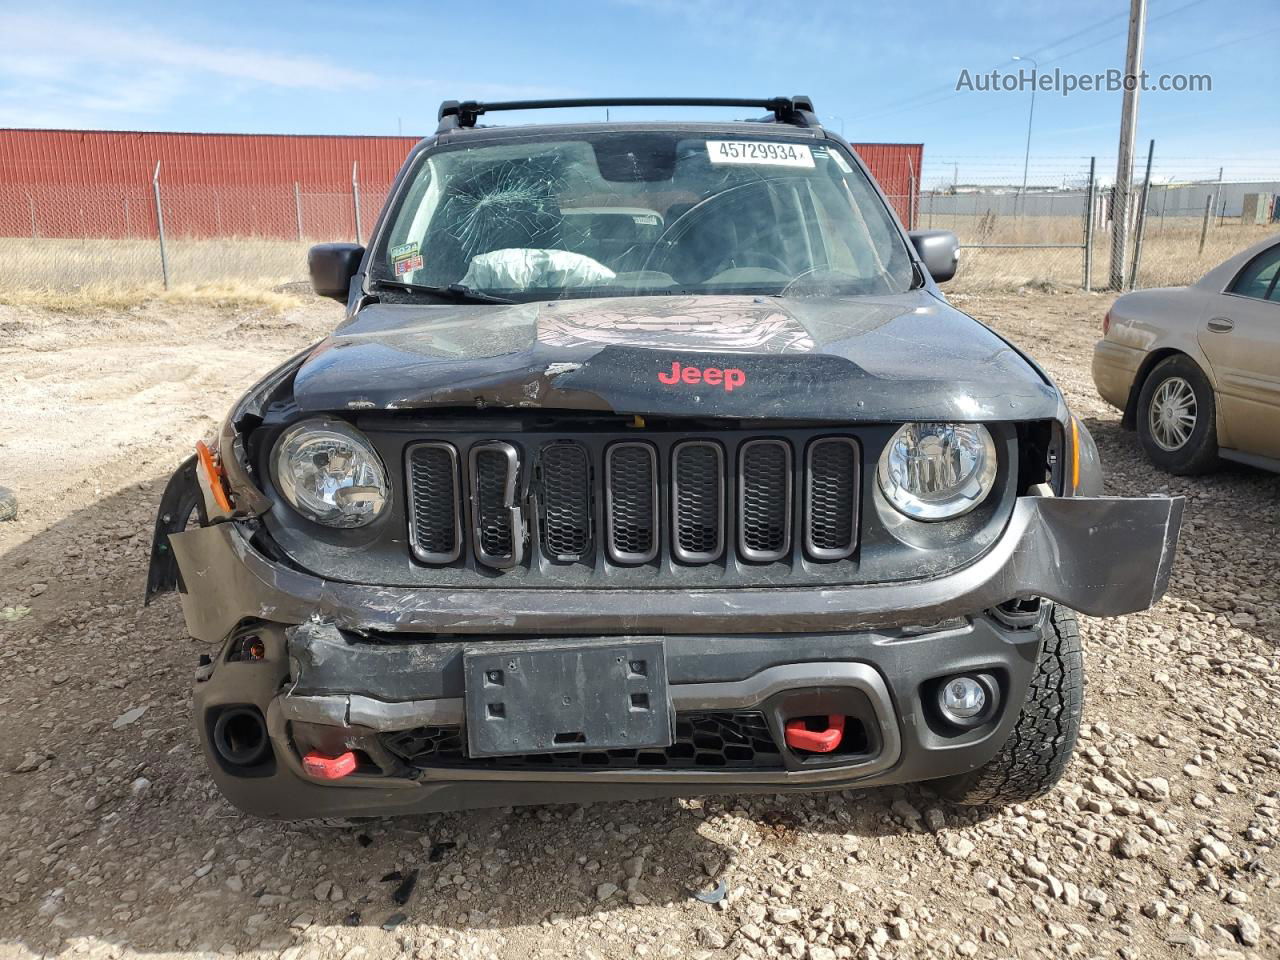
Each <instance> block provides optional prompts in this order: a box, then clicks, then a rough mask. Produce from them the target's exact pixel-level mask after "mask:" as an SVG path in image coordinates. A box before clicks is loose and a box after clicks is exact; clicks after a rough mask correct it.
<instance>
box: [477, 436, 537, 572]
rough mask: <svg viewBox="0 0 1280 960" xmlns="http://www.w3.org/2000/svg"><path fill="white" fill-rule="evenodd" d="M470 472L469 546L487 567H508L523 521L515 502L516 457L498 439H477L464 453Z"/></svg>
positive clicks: (517, 551) (518, 548)
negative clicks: (467, 452) (470, 513)
mask: <svg viewBox="0 0 1280 960" xmlns="http://www.w3.org/2000/svg"><path fill="white" fill-rule="evenodd" d="M468 461H469V462H468V467H469V472H470V474H471V512H472V540H473V543H472V546H473V548H474V549H475V552H476V559H477V560H479V561H480V562H481V563H483V564H485V565H486V566H490V567H510V566H514V565H515V564H517V563H519V562H520V560H521V556H522V553H523V550H522V547H523V542H524V530H523V524H522V523H521V522H520V508H519V506H518V505H517V503H516V487H517V484H518V482H519V479H520V457H519V455H518V454H517V453H516V448H515V447H513V446H512V445H511V444H509V443H504V442H502V441H501V440H489V441H485V442H483V443H477V444H475V445H474V446H473V447H472V448H471V452H470V454H469V455H468Z"/></svg>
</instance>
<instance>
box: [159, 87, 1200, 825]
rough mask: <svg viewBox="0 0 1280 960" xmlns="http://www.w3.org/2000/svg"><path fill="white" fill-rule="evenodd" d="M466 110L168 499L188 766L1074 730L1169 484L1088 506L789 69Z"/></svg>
mask: <svg viewBox="0 0 1280 960" xmlns="http://www.w3.org/2000/svg"><path fill="white" fill-rule="evenodd" d="M608 103H609V104H619V103H622V104H628V105H636V104H648V105H651V106H652V105H662V106H678V105H679V106H729V105H732V106H738V107H753V108H759V109H763V110H765V111H768V115H767V116H765V117H764V118H763V119H762V120H754V121H744V122H714V123H616V122H615V123H591V124H583V123H573V124H564V125H548V126H518V127H507V128H501V127H489V126H484V125H481V124H479V123H478V122H477V121H478V119H479V118H480V117H481V116H482V115H484V114H486V113H492V112H494V111H498V110H510V109H527V108H534V107H538V108H547V107H563V106H601V105H604V102H602V101H572V102H566V101H542V102H530V101H524V102H519V103H503V104H481V103H475V102H465V103H456V102H448V103H446V104H445V105H444V106H443V107H442V108H441V115H440V120H441V122H440V127H439V129H438V131H437V132H436V134H435V135H434V136H432V137H429V138H427V139H425V140H423V141H422V142H421V143H419V144H418V145H417V146H416V147H415V148H414V149H413V151H412V152H411V154H410V156H409V158H408V159H407V161H406V162H405V164H404V167H403V168H402V170H401V171H400V173H399V175H398V177H397V179H396V181H395V184H394V186H393V187H392V189H391V192H390V195H389V197H388V200H387V204H386V208H385V210H384V211H383V213H382V215H381V218H380V219H379V221H378V224H377V226H376V228H375V230H374V232H373V235H372V237H371V239H370V243H369V245H368V248H367V249H366V248H364V247H361V246H356V245H353V244H325V245H322V246H318V247H316V248H314V249H313V250H312V251H311V255H310V268H311V275H312V279H313V282H314V285H315V288H316V290H317V291H318V292H319V293H321V294H323V295H325V296H330V297H334V298H336V299H338V300H341V301H342V302H343V303H345V304H346V316H345V319H344V320H343V322H342V323H341V324H340V325H339V326H338V327H337V329H336V330H335V331H334V333H333V334H332V335H331V336H329V337H327V338H326V339H324V340H323V341H321V342H320V343H318V344H316V345H314V346H313V347H310V348H308V349H307V350H305V351H304V352H302V353H300V354H299V355H298V356H296V357H294V358H293V359H291V360H289V361H288V362H287V363H285V364H283V365H282V366H281V367H279V368H278V369H276V370H275V371H273V372H271V373H270V374H268V375H267V376H266V377H265V378H264V379H263V380H262V381H261V382H260V383H259V384H258V385H257V386H255V387H254V388H253V389H252V390H251V391H250V392H249V393H248V395H246V396H245V397H244V398H243V399H242V400H240V401H239V403H237V404H236V406H235V407H234V409H233V410H232V411H231V413H230V415H229V416H228V418H227V420H226V422H225V423H224V424H223V426H222V428H221V430H220V432H219V434H218V436H217V438H216V441H215V443H214V444H212V448H210V447H206V446H204V445H203V444H201V445H200V446H199V447H198V448H197V454H196V456H194V457H192V458H191V459H190V460H189V461H188V462H187V463H185V464H183V465H182V466H181V467H180V468H179V470H178V471H177V473H176V474H175V475H174V477H173V479H172V480H171V481H170V483H169V485H168V487H167V489H166V490H165V493H164V498H163V503H162V505H161V508H160V516H159V520H158V522H157V525H156V533H155V542H154V552H153V560H152V567H151V573H150V577H149V582H148V598H150V597H152V596H154V595H156V594H158V593H162V592H164V591H166V590H177V591H178V592H179V594H180V596H181V602H182V609H183V612H184V614H185V617H186V622H187V625H188V628H189V630H190V632H191V634H192V635H193V636H194V637H195V638H196V639H197V640H199V641H203V642H205V643H208V644H209V645H210V646H211V648H213V649H216V650H217V652H216V653H213V654H211V655H208V656H205V657H202V658H201V663H200V665H199V667H198V668H197V671H196V679H195V703H194V716H195V722H196V726H197V728H198V732H199V736H200V739H201V741H202V742H203V745H204V751H205V754H206V757H207V758H208V763H209V768H210V770H211V772H212V776H213V778H214V780H215V781H216V782H217V784H218V786H219V787H220V788H221V790H222V792H223V793H224V794H225V795H226V796H227V797H228V799H230V800H231V802H232V803H234V804H235V805H236V806H238V807H240V808H242V809H244V810H246V811H250V812H252V813H256V814H261V815H264V816H270V817H314V816H344V815H345V816H371V815H382V814H396V813H421V812H427V811H439V810H455V809H463V808H470V807H484V806H505V805H511V804H528V803H555V802H562V801H572V802H582V801H589V800H599V799H608V798H642V797H659V796H673V795H695V794H706V793H716V792H747V791H755V792H777V791H784V790H832V789H839V788H844V787H850V786H866V785H876V784H887V783H903V782H909V781H918V780H934V781H936V786H937V789H938V790H939V791H940V792H942V793H944V794H945V795H947V796H949V797H951V798H953V799H955V800H957V801H959V802H963V803H1005V802H1012V801H1022V800H1027V799H1029V798H1031V797H1034V796H1037V795H1038V794H1040V793H1043V792H1044V791H1045V790H1047V789H1049V787H1051V786H1052V785H1053V783H1054V782H1055V781H1056V780H1057V778H1058V777H1059V776H1060V775H1061V773H1062V770H1063V768H1064V766H1065V764H1066V762H1067V760H1068V758H1069V757H1070V755H1071V751H1072V749H1073V747H1074V743H1075V738H1076V731H1077V728H1078V726H1079V720H1080V711H1081V704H1082V688H1083V675H1082V665H1081V652H1080V639H1079V635H1078V632H1077V626H1076V619H1075V617H1076V615H1075V613H1074V612H1073V610H1079V611H1082V612H1084V613H1087V614H1090V615H1093V616H1111V615H1117V614H1124V613H1130V612H1133V611H1137V610H1142V609H1144V608H1146V607H1148V606H1149V605H1150V604H1152V603H1153V602H1155V601H1156V600H1158V599H1159V598H1160V596H1161V595H1162V593H1163V592H1164V589H1165V587H1166V584H1167V582H1168V579H1169V570H1170V565H1171V563H1172V558H1173V555H1174V550H1175V546H1176V542H1177V536H1178V528H1179V524H1180V521H1181V515H1182V502H1181V501H1180V500H1177V499H1168V498H1143V499H1118V498H1107V497H1102V496H1100V493H1101V474H1100V468H1099V464H1098V459H1097V452H1096V449H1095V447H1094V444H1093V441H1092V439H1091V438H1090V436H1089V433H1088V431H1087V430H1086V429H1085V428H1084V426H1083V425H1082V424H1081V423H1080V421H1079V420H1078V419H1077V418H1076V417H1074V416H1073V415H1072V414H1071V412H1070V411H1069V410H1068V409H1067V405H1066V403H1065V402H1064V400H1063V395H1062V393H1061V392H1060V391H1059V390H1058V388H1057V387H1056V386H1055V385H1054V384H1053V383H1052V382H1051V381H1050V380H1049V378H1048V377H1047V376H1046V375H1045V373H1044V372H1043V371H1042V370H1041V369H1040V368H1039V367H1037V366H1036V364H1035V363H1034V362H1033V361H1031V360H1030V359H1029V358H1028V357H1026V356H1025V355H1023V354H1022V353H1021V352H1020V351H1019V350H1018V349H1017V348H1016V347H1015V346H1013V345H1012V344H1010V343H1008V342H1006V341H1005V340H1003V339H1002V338H1001V337H1000V336H999V335H998V334H996V333H994V332H992V331H991V330H989V329H987V328H986V327H984V326H983V325H981V324H980V323H978V322H976V321H975V320H973V319H971V318H969V317H967V316H965V315H964V314H962V313H960V312H958V311H957V310H955V309H953V308H952V307H950V306H949V305H948V304H947V302H946V300H945V299H944V298H943V297H942V295H941V294H940V293H939V291H938V287H937V284H938V283H940V282H942V281H944V280H947V279H948V278H950V277H951V275H952V274H953V273H954V272H955V267H956V259H957V243H956V239H955V237H954V236H952V235H951V234H947V233H941V232H932V231H931V232H915V233H907V232H906V231H904V230H903V228H902V226H901V225H900V224H899V222H898V220H897V219H896V218H895V216H894V214H893V212H892V211H891V209H890V207H889V205H888V204H887V203H886V201H885V198H884V196H883V195H882V194H881V192H880V190H879V189H878V188H877V186H876V184H875V183H874V182H873V181H872V178H871V177H870V176H869V175H868V173H867V171H866V169H865V167H864V166H863V164H862V162H861V160H860V159H859V158H858V156H857V154H856V153H855V152H854V151H853V150H852V149H851V148H850V147H849V145H848V144H847V143H845V142H844V141H843V140H842V139H841V138H839V137H837V136H835V135H833V134H832V133H831V132H830V131H827V130H825V129H824V128H823V127H822V126H821V125H820V124H819V123H818V121H817V119H816V117H815V116H814V112H813V107H812V104H811V103H810V102H809V101H808V100H807V99H805V98H800V97H794V98H775V99H769V100H732V101H719V100H715V101H712V100H701V101H690V100H681V101H673V100H643V101H637V100H630V101H608Z"/></svg>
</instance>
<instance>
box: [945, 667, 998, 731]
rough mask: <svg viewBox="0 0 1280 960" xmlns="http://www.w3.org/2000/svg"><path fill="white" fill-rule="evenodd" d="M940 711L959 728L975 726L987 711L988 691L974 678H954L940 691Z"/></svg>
mask: <svg viewBox="0 0 1280 960" xmlns="http://www.w3.org/2000/svg"><path fill="white" fill-rule="evenodd" d="M938 709H939V710H941V711H942V715H943V717H945V718H946V719H947V720H948V721H950V722H951V723H954V724H955V725H956V726H958V727H970V726H974V725H976V723H977V721H978V720H979V719H980V718H981V717H982V715H983V713H984V712H985V711H986V709H987V689H986V687H985V686H983V685H982V684H981V683H980V682H978V681H977V680H975V679H974V678H973V677H965V676H960V677H952V678H951V679H950V680H948V681H947V682H946V683H944V684H943V685H942V687H941V688H940V689H939V691H938Z"/></svg>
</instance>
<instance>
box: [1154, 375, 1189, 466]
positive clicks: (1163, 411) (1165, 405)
mask: <svg viewBox="0 0 1280 960" xmlns="http://www.w3.org/2000/svg"><path fill="white" fill-rule="evenodd" d="M1148 416H1149V418H1150V426H1151V438H1152V439H1153V440H1155V442H1156V444H1157V445H1158V446H1159V447H1160V449H1161V450H1168V451H1170V452H1172V451H1174V450H1180V449H1182V448H1183V447H1185V446H1186V445H1187V441H1188V440H1190V439H1191V433H1192V431H1194V430H1195V428H1196V392H1195V391H1194V390H1192V389H1191V384H1189V383H1187V381H1186V380H1184V379H1182V377H1170V378H1169V379H1168V380H1165V381H1164V382H1163V383H1161V384H1160V386H1159V387H1157V388H1156V392H1155V394H1154V395H1153V396H1152V397H1151V408H1150V412H1149V414H1148Z"/></svg>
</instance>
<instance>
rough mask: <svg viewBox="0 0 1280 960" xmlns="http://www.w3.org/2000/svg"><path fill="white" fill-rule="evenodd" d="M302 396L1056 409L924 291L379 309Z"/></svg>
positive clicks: (916, 414) (553, 406)
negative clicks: (809, 296) (874, 295)
mask: <svg viewBox="0 0 1280 960" xmlns="http://www.w3.org/2000/svg"><path fill="white" fill-rule="evenodd" d="M293 391H294V398H295V401H296V403H297V405H298V407H299V408H300V409H301V410H302V411H304V412H320V411H337V410H344V409H345V410H375V409H378V410H405V409H424V408H433V407H434V408H439V407H445V406H449V407H459V406H464V407H469V408H471V409H476V408H506V409H545V410H592V411H607V412H614V413H621V414H642V415H648V416H677V417H735V418H750V419H773V418H785V419H813V420H841V421H857V420H901V419H950V420H970V421H978V420H1025V419H1046V418H1050V417H1054V416H1056V415H1057V414H1058V405H1059V400H1058V394H1057V391H1056V389H1055V388H1054V387H1053V386H1052V385H1051V384H1049V383H1048V382H1047V381H1046V379H1045V378H1044V376H1043V375H1042V374H1041V373H1040V372H1039V371H1038V370H1037V369H1036V368H1035V367H1034V366H1033V365H1032V364H1031V363H1030V362H1029V361H1027V360H1026V359H1025V358H1023V357H1022V356H1021V355H1020V354H1019V353H1018V352H1017V351H1016V350H1014V349H1013V348H1012V347H1011V346H1010V345H1009V344H1008V343H1006V342H1005V341H1004V340H1002V339H1001V338H1000V337H998V336H997V335H996V334H995V333H993V332H992V331H990V330H988V329H987V328H986V327H984V326H982V325H981V324H980V323H978V322H977V321H976V320H973V319H972V318H971V317H968V316H966V315H965V314H963V313H960V312H959V311H957V310H955V309H953V308H952V307H950V306H949V305H947V304H946V303H945V302H944V301H942V300H939V299H938V298H937V297H935V296H933V295H931V294H929V293H928V292H926V291H915V292H912V293H906V294H900V295H896V296H890V297H876V298H868V297H848V298H780V297H752V296H697V297H693V296H664V297H618V298H601V299H591V300H558V301H543V302H537V303H520V304H510V305H506V304H500V305H494V304H443V305H434V304H390V303H374V304H371V305H369V306H367V307H365V308H364V309H362V310H360V311H359V312H358V313H357V314H356V315H355V316H354V317H352V318H351V319H350V320H349V321H348V322H346V323H345V324H343V326H341V327H340V328H339V329H338V330H337V331H335V332H334V334H333V335H332V336H330V337H328V338H327V339H325V340H324V341H322V342H321V343H320V344H319V345H318V346H317V347H316V348H315V350H314V351H313V352H312V353H311V354H310V356H309V357H307V359H306V360H305V362H304V363H303V364H302V366H301V367H300V368H299V370H298V372H297V374H296V376H295V379H294V386H293Z"/></svg>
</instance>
